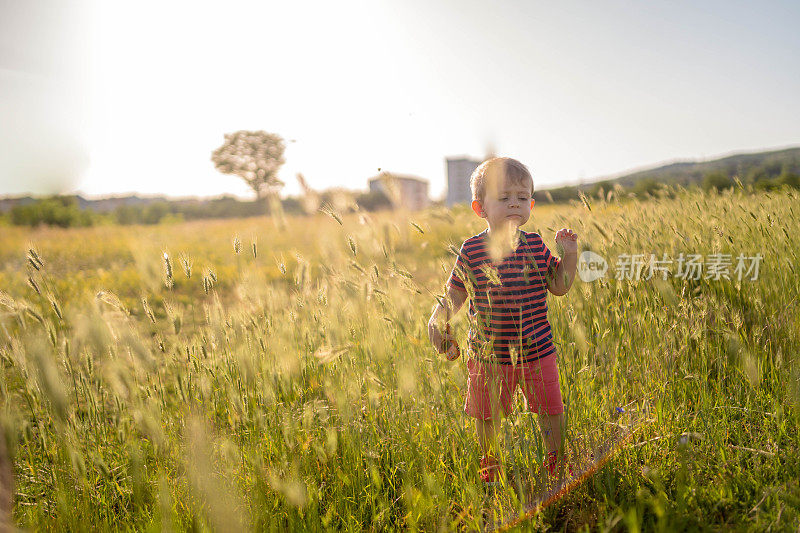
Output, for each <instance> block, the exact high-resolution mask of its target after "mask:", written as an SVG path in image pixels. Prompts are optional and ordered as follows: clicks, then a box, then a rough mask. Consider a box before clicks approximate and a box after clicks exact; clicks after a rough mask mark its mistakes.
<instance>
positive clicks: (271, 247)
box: [0, 190, 800, 531]
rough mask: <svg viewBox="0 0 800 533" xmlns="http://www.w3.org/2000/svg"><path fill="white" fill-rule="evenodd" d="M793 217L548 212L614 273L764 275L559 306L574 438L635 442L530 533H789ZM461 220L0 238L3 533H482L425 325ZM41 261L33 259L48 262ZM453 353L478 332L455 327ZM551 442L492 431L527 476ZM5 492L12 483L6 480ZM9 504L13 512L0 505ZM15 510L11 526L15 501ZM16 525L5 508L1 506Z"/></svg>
mask: <svg viewBox="0 0 800 533" xmlns="http://www.w3.org/2000/svg"><path fill="white" fill-rule="evenodd" d="M797 200H798V198H797V193H796V192H794V193H793V192H789V191H784V192H780V193H778V192H775V193H769V194H766V193H759V194H745V193H744V192H742V191H740V190H737V191H731V192H726V193H724V194H719V195H717V194H714V195H710V196H709V195H704V194H702V193H699V192H685V191H683V192H679V193H678V194H677V197H675V198H666V197H665V198H653V199H650V200H647V201H641V202H640V201H633V200H627V199H626V200H621V201H611V202H605V201H599V200H596V201H593V202H592V201H591V200H590V202H592V203H591V204H590V205H588V206H587V205H582V204H577V203H576V204H572V205H569V206H563V205H562V206H552V205H544V206H539V205H537V206H536V208H535V210H534V212H533V216H532V218H531V221H530V222H529V223H528V224H527V225H526V226H525V229H527V230H533V231H536V230H541V233H542V234H543V237H544V239H545V242H546V243H547V244H548V246H550V247H551V249H552V250H554V251H555V244H554V243H553V236H554V234H555V231H556V230H557V229H559V228H561V227H570V228H572V229H574V230H575V231H576V232H577V233H578V235H579V246H582V247H584V248H589V249H591V250H593V251H595V252H597V253H599V254H600V255H602V256H604V257H605V258H607V259H608V260H609V263H612V262H613V260H614V259H615V258H616V257H618V256H619V255H620V254H637V253H644V254H647V255H648V256H649V254H650V253H655V254H656V255H657V256H659V257H661V254H662V253H666V254H668V256H670V257H672V258H677V257H678V255H679V254H680V253H685V254H690V253H696V254H702V255H703V256H704V257H707V256H708V255H710V254H712V253H725V254H731V255H732V256H733V258H734V265H733V266H735V257H736V256H737V255H738V254H740V253H743V254H745V255H746V256H754V255H755V254H756V253H760V254H761V255H762V256H763V260H762V262H761V265H760V272H759V276H758V279H756V280H749V279H745V280H741V281H739V280H738V279H736V276H735V275H733V266H732V267H731V277H732V279H719V280H717V279H713V278H711V279H700V280H682V279H677V278H674V277H673V278H670V279H668V280H667V281H657V280H654V279H651V280H647V281H645V280H640V281H636V280H627V279H625V280H616V279H614V276H613V274H614V272H613V266H612V270H611V271H610V272H609V274H610V275H609V276H608V277H606V278H605V279H604V280H600V281H596V282H594V283H583V282H581V281H580V280H579V279H577V278H576V281H575V284H574V286H573V287H572V289H571V291H570V292H569V293H568V294H567V295H566V296H564V297H554V296H552V295H551V296H549V298H548V300H549V305H550V313H549V317H550V321H551V323H552V325H553V330H554V336H555V339H556V342H557V346H558V351H559V365H560V372H561V383H562V390H563V392H564V397H565V402H566V403H567V417H568V435H569V436H570V437H571V438H573V437H575V436H576V435H578V434H590V433H592V432H597V431H600V430H602V427H603V426H604V425H605V424H608V423H609V422H608V421H609V417H610V414H611V413H613V412H614V411H615V408H616V407H618V406H624V405H629V404H630V403H631V402H637V405H641V406H643V407H642V411H643V413H644V415H643V416H645V420H643V422H644V423H643V425H642V427H641V429H640V430H639V431H638V432H637V433H636V435H635V436H634V438H633V441H632V442H631V443H630V445H628V446H627V447H626V448H625V449H624V450H623V451H622V452H621V453H620V454H619V455H618V456H617V457H616V458H615V459H613V460H612V461H611V462H610V463H608V464H607V465H606V466H605V467H604V468H603V469H602V470H601V471H600V472H598V473H597V474H596V475H594V476H593V477H592V478H591V479H590V480H589V481H588V482H587V483H586V484H584V485H583V486H582V487H581V488H579V489H577V490H576V491H574V492H573V493H572V494H570V495H569V496H568V497H566V498H564V499H563V500H561V501H560V502H558V504H557V505H555V506H553V507H550V508H548V509H546V510H545V511H544V512H542V513H540V514H538V515H537V516H536V517H535V518H534V519H533V520H531V521H529V522H526V523H525V524H524V525H523V526H521V527H523V528H526V529H527V528H529V529H534V530H536V529H545V528H558V529H562V528H563V529H567V530H580V529H589V530H609V529H610V530H630V531H638V530H647V531H650V530H668V531H671V530H687V529H691V530H693V529H696V528H699V529H715V530H722V529H728V528H735V529H740V530H751V529H753V530H796V529H797V528H798V527H799V526H800V486H799V485H798V479H800V431H798V430H800V383H799V382H798V379H800V361H798V353H800V327H799V326H800V307H798V298H799V297H800V275H799V273H798V271H797V269H798V268H800V266H799V265H798V253H799V252H800V244H798V240H797V239H796V236H797V235H800V212H798V211H799V209H798V205H800V204H799V203H798V201H797ZM482 229H483V226H482V221H481V220H480V219H478V218H477V217H475V216H474V215H473V214H472V213H471V212H468V211H467V210H466V209H456V210H454V211H448V210H444V209H433V210H430V211H427V212H423V213H414V214H410V215H408V214H400V213H382V214H369V215H359V214H357V213H356V214H349V215H344V216H339V215H336V214H335V213H333V214H331V215H328V214H323V213H319V214H317V215H315V216H313V217H304V218H286V219H283V220H282V219H245V220H234V221H213V222H198V223H181V224H174V225H161V226H153V227H97V228H88V229H75V230H56V229H35V230H29V229H22V228H10V227H4V228H1V230H2V231H0V289H1V290H2V292H0V356H1V357H2V365H0V390H1V391H2V392H1V394H0V402H1V403H0V405H1V406H2V410H1V411H0V416H2V418H1V419H0V423H1V424H2V429H3V430H4V433H5V437H6V439H5V440H6V442H7V448H8V454H10V457H11V459H10V462H9V460H8V455H6V456H5V457H0V469H2V468H5V469H6V470H8V469H9V468H10V469H11V470H12V471H13V483H14V484H13V487H11V486H9V484H8V482H7V481H6V482H5V486H4V487H2V489H11V491H12V492H13V509H12V517H13V518H12V519H13V522H14V523H15V524H16V525H17V526H18V527H22V528H31V529H56V530H73V531H74V530H104V529H115V530H116V529H131V530H160V529H164V530H170V529H174V530H184V529H194V530H200V531H203V530H219V531H233V530H240V529H247V528H252V529H255V530H286V529H294V530H301V529H302V530H321V529H336V530H339V529H347V530H361V529H372V530H383V529H387V528H392V529H395V528H396V529H406V528H408V529H422V530H439V529H443V530H450V529H472V528H480V527H482V526H483V520H484V516H485V513H484V511H483V510H485V509H490V510H491V512H496V513H498V516H501V515H502V516H513V515H514V514H515V513H519V512H520V511H521V510H522V503H521V502H522V499H523V496H524V495H522V494H520V492H519V487H515V486H512V485H509V486H507V487H504V488H502V489H500V490H499V491H498V493H497V494H495V495H487V494H486V492H485V490H484V488H483V487H482V486H481V484H480V482H479V480H478V476H477V466H478V457H479V455H480V452H479V450H478V447H477V443H476V440H475V437H474V434H473V429H472V424H471V422H470V420H468V419H467V418H466V417H465V416H464V415H463V414H462V411H461V407H462V405H463V393H464V387H465V380H466V379H465V361H464V358H462V359H460V360H459V361H457V362H455V363H448V362H446V361H445V360H444V359H442V358H440V357H437V356H436V355H435V354H434V353H433V351H432V350H431V348H430V346H429V344H428V341H427V331H426V322H427V318H428V316H429V314H430V311H431V307H432V305H433V303H434V297H433V294H438V293H441V291H442V287H443V285H444V282H445V279H446V277H447V274H448V272H449V269H450V267H451V266H452V262H453V256H452V253H451V252H450V251H449V249H448V247H449V245H455V246H456V247H458V246H459V245H460V243H461V242H462V241H463V240H464V239H465V238H466V237H468V236H470V235H472V234H474V233H477V232H478V231H481V230H482ZM29 250H33V251H32V252H31V251H29ZM455 325H456V331H457V334H458V336H459V338H460V339H461V340H462V343H463V339H464V338H465V335H466V319H465V316H464V312H462V313H461V314H460V315H459V317H458V318H457V319H456V321H455ZM536 427H537V426H536V422H535V420H534V419H533V418H532V417H531V415H527V414H524V413H518V414H517V415H515V416H513V417H511V418H509V419H507V420H506V422H505V423H504V425H503V428H502V434H503V448H504V451H505V460H506V463H507V464H511V465H513V466H514V468H516V469H518V470H520V471H535V470H536V469H537V468H538V466H537V465H538V464H539V462H540V460H541V455H542V445H541V439H540V437H539V435H538V431H537V430H536ZM3 479H7V477H4V476H2V475H0V480H3ZM2 492H3V490H0V493H2ZM0 503H2V502H0ZM2 505H3V506H4V507H5V509H3V511H4V512H7V511H8V509H7V507H8V502H7V501H6V502H5V503H3V504H2Z"/></svg>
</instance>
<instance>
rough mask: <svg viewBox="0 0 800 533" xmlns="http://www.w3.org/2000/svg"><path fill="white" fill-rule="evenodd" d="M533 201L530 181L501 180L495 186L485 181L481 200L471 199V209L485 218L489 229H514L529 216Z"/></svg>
mask: <svg viewBox="0 0 800 533" xmlns="http://www.w3.org/2000/svg"><path fill="white" fill-rule="evenodd" d="M498 181H499V180H498ZM533 203H534V201H533V198H531V184H530V182H527V183H526V182H521V183H509V181H508V180H503V182H502V183H499V184H498V186H495V187H492V184H491V183H487V187H486V194H485V197H484V200H483V202H479V201H477V200H475V201H473V202H472V209H473V210H474V211H475V213H476V214H477V215H478V216H479V217H481V218H485V219H486V222H487V223H488V224H489V231H493V230H502V229H503V228H514V229H516V228H518V227H520V226H522V225H523V224H525V223H526V222H527V221H528V219H529V218H530V216H531V209H533Z"/></svg>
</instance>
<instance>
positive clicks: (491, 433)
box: [475, 418, 497, 457]
mask: <svg viewBox="0 0 800 533" xmlns="http://www.w3.org/2000/svg"><path fill="white" fill-rule="evenodd" d="M475 431H476V432H477V433H478V443H479V444H480V445H481V452H482V453H483V455H484V456H486V455H492V456H495V457H496V456H497V426H496V425H495V423H494V421H493V420H492V419H491V418H490V419H487V420H481V419H480V418H476V419H475Z"/></svg>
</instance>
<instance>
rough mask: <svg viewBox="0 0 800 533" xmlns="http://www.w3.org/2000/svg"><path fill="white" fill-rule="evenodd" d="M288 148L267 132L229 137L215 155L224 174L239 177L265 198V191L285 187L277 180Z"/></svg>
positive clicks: (234, 134)
mask: <svg viewBox="0 0 800 533" xmlns="http://www.w3.org/2000/svg"><path fill="white" fill-rule="evenodd" d="M285 149H286V145H285V144H284V142H283V138H282V137H281V136H280V135H276V134H274V133H267V132H266V131H244V130H240V131H237V132H234V133H226V134H225V142H224V143H223V144H222V146H220V147H219V148H217V149H216V150H214V152H213V153H212V154H211V161H213V162H214V166H215V167H216V168H217V170H219V171H220V172H222V173H224V174H233V175H235V176H239V177H240V178H242V179H243V180H244V181H245V182H247V185H249V186H250V188H251V189H253V191H255V193H256V196H257V197H258V198H261V196H262V195H263V193H264V192H265V191H269V190H270V189H276V188H278V187H281V186H283V182H282V181H280V180H279V179H278V178H277V174H278V169H279V168H281V165H283V163H284V159H283V151H284V150H285Z"/></svg>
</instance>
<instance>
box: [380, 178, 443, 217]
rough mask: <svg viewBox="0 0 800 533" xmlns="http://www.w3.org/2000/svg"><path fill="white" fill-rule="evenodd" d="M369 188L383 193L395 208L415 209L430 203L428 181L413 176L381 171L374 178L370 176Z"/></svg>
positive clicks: (422, 207)
mask: <svg viewBox="0 0 800 533" xmlns="http://www.w3.org/2000/svg"><path fill="white" fill-rule="evenodd" d="M369 190H370V192H375V191H380V192H382V193H383V194H385V195H386V197H387V198H389V200H390V201H391V202H392V206H393V207H394V208H395V209H398V208H403V209H408V210H410V211H416V210H418V209H424V208H426V207H428V205H429V204H430V198H428V182H427V181H426V180H423V179H420V178H417V177H414V176H404V175H401V174H391V173H389V172H381V173H380V174H378V175H377V176H375V177H374V178H370V180H369Z"/></svg>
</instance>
